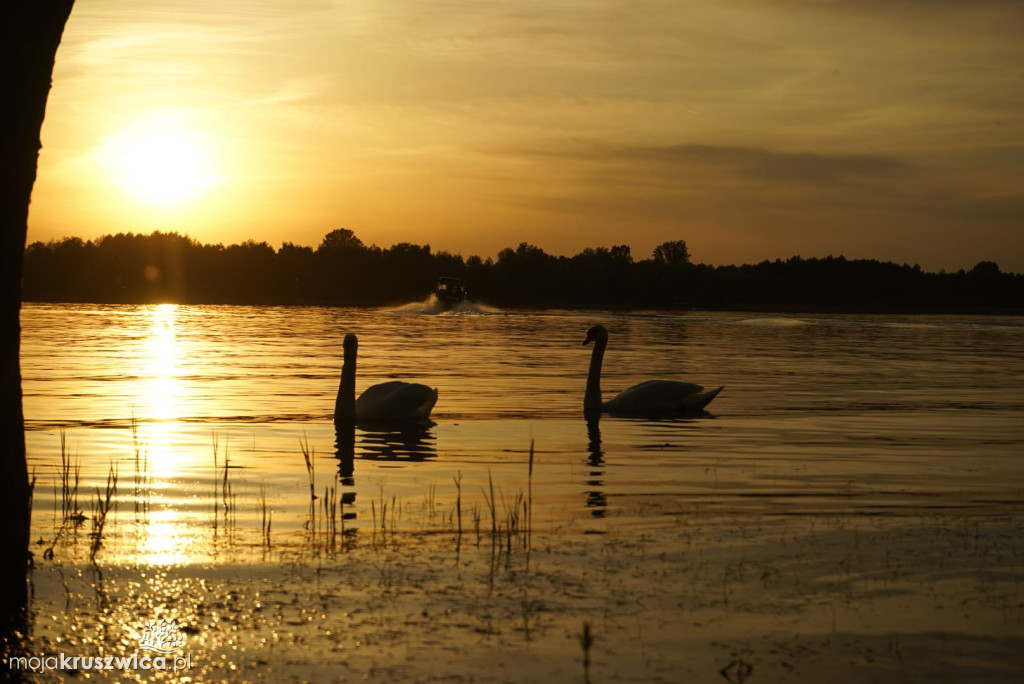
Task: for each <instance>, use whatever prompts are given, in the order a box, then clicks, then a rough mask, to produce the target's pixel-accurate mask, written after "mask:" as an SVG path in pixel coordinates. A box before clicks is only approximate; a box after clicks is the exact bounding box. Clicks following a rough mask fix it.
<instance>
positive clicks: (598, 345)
mask: <svg viewBox="0 0 1024 684" xmlns="http://www.w3.org/2000/svg"><path fill="white" fill-rule="evenodd" d="M607 345H608V342H607V340H602V339H597V340H594V351H593V352H591V354H590V371H589V372H588V373H587V392H586V394H584V395H583V411H584V412H585V413H593V412H595V411H596V412H600V411H601V363H602V362H603V361H604V349H605V347H606V346H607Z"/></svg>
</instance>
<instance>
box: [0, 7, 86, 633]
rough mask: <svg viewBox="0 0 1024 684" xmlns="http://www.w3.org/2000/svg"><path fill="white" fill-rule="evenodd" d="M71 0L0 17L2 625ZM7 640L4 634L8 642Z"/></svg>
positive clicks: (24, 506) (22, 481) (13, 555)
mask: <svg viewBox="0 0 1024 684" xmlns="http://www.w3.org/2000/svg"><path fill="white" fill-rule="evenodd" d="M72 5H73V0H48V1H47V2H39V1H38V0H10V1H9V2H7V3H6V4H5V5H4V10H3V13H2V17H3V18H2V20H0V25H2V27H3V28H2V29H0V61H2V62H3V72H2V73H3V76H2V80H0V93H2V95H3V101H4V105H3V107H2V108H0V109H2V114H0V158H2V159H3V162H2V164H0V169H2V171H0V240H2V243H0V421H2V422H0V435H2V436H0V519H2V520H3V525H4V529H5V535H4V541H5V543H6V549H5V552H4V553H3V554H0V556H2V558H0V586H2V587H3V590H2V591H0V621H2V624H0V628H3V632H4V634H6V632H7V630H8V629H10V628H17V627H18V626H19V625H20V623H21V622H22V621H23V620H24V616H25V605H26V601H27V589H26V582H25V573H26V568H27V565H28V558H29V556H28V542H29V523H30V511H29V500H30V495H31V493H30V489H29V482H28V468H27V465H26V462H25V418H24V412H23V408H22V398H21V361H20V353H21V324H20V313H21V277H22V266H23V258H24V254H25V236H26V233H27V230H28V205H29V201H30V200H31V197H32V186H33V185H34V184H35V180H36V167H37V164H38V160H39V149H40V147H41V144H40V141H39V132H40V129H41V128H42V125H43V117H44V116H45V114H46V99H47V97H48V95H49V92H50V79H51V77H52V74H53V64H54V59H55V57H56V54H57V46H58V45H60V39H61V35H62V34H63V32H64V25H65V23H66V22H67V19H68V16H69V15H70V14H71V7H72ZM4 641H6V639H4Z"/></svg>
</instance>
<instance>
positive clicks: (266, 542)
mask: <svg viewBox="0 0 1024 684" xmlns="http://www.w3.org/2000/svg"><path fill="white" fill-rule="evenodd" d="M257 501H258V502H259V513H260V541H261V543H262V544H263V546H265V547H267V548H268V549H269V548H270V524H271V519H272V518H273V511H271V510H270V509H269V508H268V507H267V486H266V485H260V490H259V494H258V495H257Z"/></svg>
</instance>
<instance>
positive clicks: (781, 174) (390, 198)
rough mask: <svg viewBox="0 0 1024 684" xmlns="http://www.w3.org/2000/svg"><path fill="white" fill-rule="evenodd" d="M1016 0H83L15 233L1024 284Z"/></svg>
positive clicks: (1022, 43) (1022, 46) (1023, 49)
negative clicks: (511, 251)
mask: <svg viewBox="0 0 1024 684" xmlns="http://www.w3.org/2000/svg"><path fill="white" fill-rule="evenodd" d="M1022 26H1024V3H1021V2H1018V1H1015V0H999V1H986V0H980V1H978V2H969V3H966V2H953V1H952V0H733V1H720V0H706V1H704V2H695V1H687V0H664V1H663V0H630V1H629V2H626V1H625V0H615V1H610V0H587V1H582V0H565V1H560V0H545V1H543V2H541V1H538V0H490V1H481V0H472V1H455V0H449V1H445V0H437V1H434V0H337V1H335V0H293V1H291V2H280V1H278V0H273V1H272V0H217V1H216V2H211V1H210V0H174V1H173V2H168V1H167V0H163V1H161V2H154V1H152V0H79V2H78V3H76V6H75V9H74V11H73V13H72V16H71V20H70V21H69V22H68V25H67V28H66V30H65V33H64V40H63V43H62V45H61V47H60V50H59V52H58V55H57V65H56V68H55V71H54V85H53V90H52V92H51V95H50V100H49V106H48V109H47V115H46V122H45V124H44V126H43V136H42V137H43V151H42V154H41V156H40V162H39V176H38V180H37V183H36V187H35V193H34V195H33V202H32V209H31V214H30V217H29V241H30V242H31V241H35V240H49V239H52V238H60V237H64V236H79V237H83V238H86V239H89V238H93V237H98V236H100V235H104V234H110V233H116V232H122V231H132V232H143V233H149V232H151V231H153V230H164V231H169V230H174V231H177V232H180V233H186V234H188V235H190V236H191V237H193V238H195V239H197V240H199V241H201V242H208V243H217V242H223V243H225V244H228V243H232V242H241V241H243V240H247V239H255V240H257V241H264V240H265V241H267V242H269V243H270V244H272V245H274V246H275V247H276V246H279V245H280V244H281V243H282V242H286V241H287V242H294V243H296V244H304V245H312V246H315V245H317V244H319V242H320V239H321V238H322V237H323V235H324V234H325V233H327V232H329V231H330V230H333V229H335V228H340V227H345V228H350V229H352V230H354V231H355V232H356V234H357V235H358V236H359V237H360V238H362V239H363V241H364V242H366V243H376V244H378V245H380V246H389V245H391V244H393V243H395V242H403V241H407V242H414V243H418V244H424V243H428V244H430V245H431V246H432V247H433V248H434V249H435V250H440V249H445V250H448V251H452V252H457V253H461V254H463V255H464V256H469V255H471V254H479V255H481V256H493V255H495V254H496V253H497V252H498V250H500V249H501V248H503V247H506V246H515V245H516V244H518V243H519V242H522V241H526V242H530V243H533V244H536V245H538V246H540V247H542V248H544V250H545V251H547V252H549V253H554V254H574V253H576V252H578V251H579V250H581V249H582V248H584V247H594V246H610V245H613V244H620V243H626V244H629V245H630V246H631V247H632V249H633V255H634V256H635V257H637V258H645V257H647V256H649V255H650V252H651V250H652V249H653V247H654V246H655V245H657V244H658V243H660V242H663V241H665V240H670V239H685V240H686V241H687V243H688V244H689V247H690V251H691V253H692V254H693V257H694V259H695V260H696V261H701V262H704V263H712V264H726V263H749V262H755V261H760V260H762V259H775V258H777V257H782V258H787V257H789V256H792V255H794V254H799V255H801V256H804V257H813V256H826V255H828V254H834V255H838V254H844V255H845V256H847V257H848V258H860V257H864V258H877V259H883V260H893V261H896V262H909V263H919V264H920V265H921V266H922V267H924V268H926V269H929V270H937V269H940V268H945V269H959V268H970V267H971V266H973V265H974V263H976V262H977V261H981V260H985V259H990V260H994V261H996V262H998V263H999V265H1000V267H1001V268H1002V269H1003V270H1004V271H1006V270H1010V271H1017V272H1024V181H1022V179H1024V116H1022V113H1024V40H1022V39H1021V27H1022Z"/></svg>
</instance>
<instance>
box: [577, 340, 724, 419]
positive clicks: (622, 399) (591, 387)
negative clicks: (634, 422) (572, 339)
mask: <svg viewBox="0 0 1024 684" xmlns="http://www.w3.org/2000/svg"><path fill="white" fill-rule="evenodd" d="M589 342H593V343H594V351H593V353H592V354H591V356H590V372H589V373H588V374H587V391H586V394H584V395H583V415H584V416H585V417H586V418H587V419H588V420H591V419H593V418H595V417H598V416H600V415H601V413H602V412H603V413H609V414H611V415H619V416H634V417H643V418H651V417H666V416H673V415H680V414H686V413H697V412H700V411H702V410H703V409H704V407H705V406H707V405H708V404H709V403H711V400H712V399H714V398H715V397H716V396H718V393H719V392H721V391H722V387H719V388H718V389H714V390H711V391H710V392H705V391H704V388H703V387H701V386H700V385H695V384H693V383H692V382H676V381H674V380H648V381H647V382H641V383H640V384H639V385H633V386H632V387H630V388H629V389H627V390H625V391H624V392H622V393H621V394H619V395H618V396H616V397H615V398H614V399H611V400H609V401H601V363H602V362H603V361H604V350H605V347H607V346H608V330H607V329H606V328H605V327H604V326H603V325H595V326H594V327H592V328H591V329H590V330H588V331H587V339H585V340H584V341H583V344H584V345H586V344H588V343H589Z"/></svg>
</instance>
